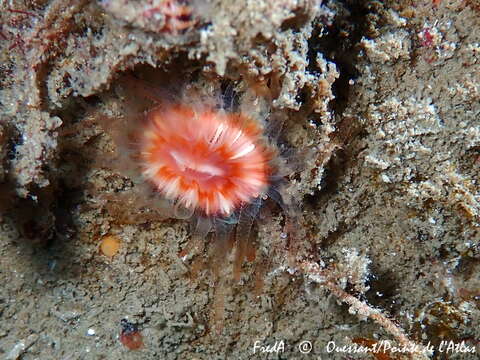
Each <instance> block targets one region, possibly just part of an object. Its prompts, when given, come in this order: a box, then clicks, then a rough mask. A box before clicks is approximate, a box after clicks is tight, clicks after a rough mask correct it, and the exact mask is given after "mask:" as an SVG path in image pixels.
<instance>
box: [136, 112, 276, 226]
mask: <svg viewBox="0 0 480 360" xmlns="http://www.w3.org/2000/svg"><path fill="white" fill-rule="evenodd" d="M145 126H146V128H145V129H143V130H142V131H141V132H140V134H141V135H140V139H139V143H140V159H141V161H142V172H143V175H144V176H145V178H146V179H147V180H148V181H150V182H151V183H152V184H153V185H154V186H155V187H156V188H157V189H158V190H159V191H160V193H161V194H163V196H164V197H166V198H167V199H169V200H173V201H175V202H177V203H179V204H180V205H182V206H183V207H185V208H187V209H190V210H192V211H196V212H199V213H202V214H204V215H206V216H211V215H214V216H224V217H228V216H230V215H231V214H232V213H233V212H234V211H235V210H237V209H239V208H240V207H242V206H243V205H245V204H248V203H250V202H251V201H252V200H253V199H255V198H258V197H259V196H261V195H263V194H264V193H265V191H266V189H267V188H268V186H269V176H270V174H271V172H272V169H271V167H270V165H269V162H270V161H271V160H272V157H273V154H274V152H273V151H272V150H271V149H270V148H269V146H268V145H266V144H265V142H264V141H263V139H262V135H261V134H262V129H261V128H260V126H259V125H258V124H256V123H255V122H254V121H252V120H251V119H249V118H248V117H246V116H243V115H240V114H231V113H230V114H229V113H226V112H224V111H222V110H220V111H217V110H214V109H194V108H192V107H189V106H184V105H166V106H160V107H156V108H154V109H153V110H151V111H150V112H149V113H148V114H147V116H146V122H145Z"/></svg>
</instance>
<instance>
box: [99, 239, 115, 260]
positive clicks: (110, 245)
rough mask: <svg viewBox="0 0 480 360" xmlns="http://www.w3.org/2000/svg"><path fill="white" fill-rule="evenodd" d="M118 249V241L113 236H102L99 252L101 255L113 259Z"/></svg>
mask: <svg viewBox="0 0 480 360" xmlns="http://www.w3.org/2000/svg"><path fill="white" fill-rule="evenodd" d="M119 249H120V240H119V239H118V238H117V237H116V236H113V235H107V236H104V237H103V239H102V243H101V244H100V251H101V252H102V254H103V255H105V256H108V257H113V256H115V254H116V253H117V252H118V250H119Z"/></svg>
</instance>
